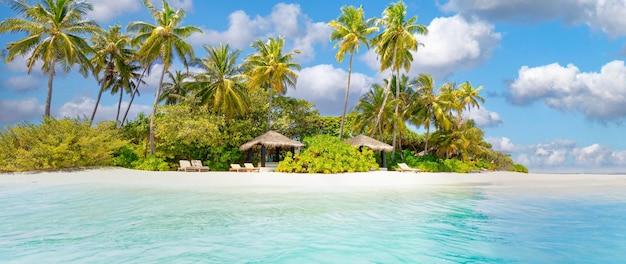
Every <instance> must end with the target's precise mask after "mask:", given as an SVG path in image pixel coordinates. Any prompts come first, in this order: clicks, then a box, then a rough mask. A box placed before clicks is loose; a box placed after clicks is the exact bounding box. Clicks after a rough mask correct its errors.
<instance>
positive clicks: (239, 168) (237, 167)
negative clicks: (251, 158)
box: [229, 164, 246, 172]
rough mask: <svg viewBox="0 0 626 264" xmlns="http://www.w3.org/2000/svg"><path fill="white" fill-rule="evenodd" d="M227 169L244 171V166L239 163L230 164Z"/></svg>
mask: <svg viewBox="0 0 626 264" xmlns="http://www.w3.org/2000/svg"><path fill="white" fill-rule="evenodd" d="M229 171H235V172H246V168H242V167H241V165H239V164H230V169H229Z"/></svg>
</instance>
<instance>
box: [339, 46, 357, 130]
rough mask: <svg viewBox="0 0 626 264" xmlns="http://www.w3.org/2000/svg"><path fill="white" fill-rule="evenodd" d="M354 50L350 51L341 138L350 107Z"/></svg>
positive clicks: (340, 128)
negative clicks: (349, 95)
mask: <svg viewBox="0 0 626 264" xmlns="http://www.w3.org/2000/svg"><path fill="white" fill-rule="evenodd" d="M353 58H354V51H352V52H351V53H350V64H349V65H348V85H346V95H345V96H344V99H343V113H342V114H341V126H339V139H341V138H342V137H343V124H344V120H345V119H346V108H348V94H349V93H350V78H351V77H352V59H353Z"/></svg>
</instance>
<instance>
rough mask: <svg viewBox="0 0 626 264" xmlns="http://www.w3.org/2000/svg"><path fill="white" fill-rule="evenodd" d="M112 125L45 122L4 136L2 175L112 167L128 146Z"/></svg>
mask: <svg viewBox="0 0 626 264" xmlns="http://www.w3.org/2000/svg"><path fill="white" fill-rule="evenodd" d="M119 138H120V136H119V134H118V132H117V130H115V124H114V123H112V122H103V123H100V124H98V125H97V126H96V127H91V126H89V121H87V120H82V119H69V118H65V119H55V118H51V117H50V118H44V120H43V121H42V122H41V124H39V125H34V124H20V125H16V126H15V127H9V128H7V129H6V130H4V131H2V133H1V134H0V147H1V148H2V151H1V154H0V171H34V170H55V169H67V168H80V167H89V166H108V165H111V164H112V163H113V152H114V151H115V150H116V149H118V148H120V147H121V146H123V145H125V144H126V142H125V141H123V140H121V139H119Z"/></svg>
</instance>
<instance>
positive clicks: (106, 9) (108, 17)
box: [89, 0, 143, 22]
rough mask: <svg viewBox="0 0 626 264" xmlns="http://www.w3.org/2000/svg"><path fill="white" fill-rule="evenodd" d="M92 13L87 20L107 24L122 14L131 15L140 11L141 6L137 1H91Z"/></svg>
mask: <svg viewBox="0 0 626 264" xmlns="http://www.w3.org/2000/svg"><path fill="white" fill-rule="evenodd" d="M90 3H91V4H92V5H93V11H91V12H90V13H89V18H90V19H93V20H96V21H98V22H109V21H113V20H115V19H116V18H117V17H120V16H122V15H123V14H124V13H133V12H137V11H139V10H141V8H143V4H142V3H141V1H137V0H91V1H90Z"/></svg>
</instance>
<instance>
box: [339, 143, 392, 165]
mask: <svg viewBox="0 0 626 264" xmlns="http://www.w3.org/2000/svg"><path fill="white" fill-rule="evenodd" d="M344 143H346V144H350V145H353V146H357V147H368V148H370V149H371V150H373V151H380V157H381V160H382V163H383V164H382V166H381V167H383V168H387V159H386V157H385V152H391V151H393V147H392V146H391V145H389V144H387V143H385V142H380V141H378V140H376V139H373V138H371V137H368V136H366V135H358V136H356V137H354V138H351V139H348V140H346V141H344Z"/></svg>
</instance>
